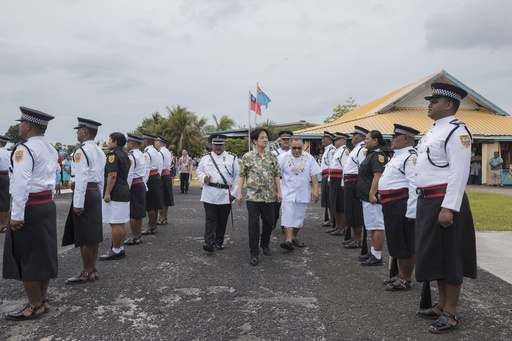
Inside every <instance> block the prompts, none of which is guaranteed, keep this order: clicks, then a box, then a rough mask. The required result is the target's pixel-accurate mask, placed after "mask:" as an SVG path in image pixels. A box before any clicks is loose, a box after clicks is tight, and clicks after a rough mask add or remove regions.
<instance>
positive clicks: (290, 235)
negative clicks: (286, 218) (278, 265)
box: [284, 227, 295, 243]
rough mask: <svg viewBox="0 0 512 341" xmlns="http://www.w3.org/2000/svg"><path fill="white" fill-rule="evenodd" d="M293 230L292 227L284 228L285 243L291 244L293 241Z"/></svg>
mask: <svg viewBox="0 0 512 341" xmlns="http://www.w3.org/2000/svg"><path fill="white" fill-rule="evenodd" d="M293 230H295V229H294V228H293V227H285V229H284V231H285V233H286V241H287V242H290V243H291V242H292V240H293Z"/></svg>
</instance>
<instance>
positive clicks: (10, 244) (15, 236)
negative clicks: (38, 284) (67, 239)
mask: <svg viewBox="0 0 512 341" xmlns="http://www.w3.org/2000/svg"><path fill="white" fill-rule="evenodd" d="M57 259H58V257H57V212H56V208H55V202H54V201H50V202H47V203H43V204H37V205H27V206H26V207H25V223H24V225H23V227H22V228H21V229H20V230H18V231H11V227H10V225H9V227H8V228H7V233H6V236H5V244H4V261H3V278H4V279H17V280H21V281H24V282H30V281H42V280H47V279H51V278H56V277H57V274H58V264H57Z"/></svg>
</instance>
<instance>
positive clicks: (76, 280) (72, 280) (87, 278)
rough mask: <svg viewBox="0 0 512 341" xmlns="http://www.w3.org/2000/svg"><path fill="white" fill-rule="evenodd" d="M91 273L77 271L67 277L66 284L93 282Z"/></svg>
mask: <svg viewBox="0 0 512 341" xmlns="http://www.w3.org/2000/svg"><path fill="white" fill-rule="evenodd" d="M92 274H93V273H92V272H85V271H79V272H78V273H77V274H76V275H75V277H71V278H68V279H67V280H66V284H68V285H72V284H82V283H87V282H94V281H95V280H96V279H95V278H94V277H91V275H92ZM80 276H84V277H85V279H81V278H80Z"/></svg>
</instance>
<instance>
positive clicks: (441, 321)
mask: <svg viewBox="0 0 512 341" xmlns="http://www.w3.org/2000/svg"><path fill="white" fill-rule="evenodd" d="M450 318H451V319H454V320H455V322H456V324H451V323H450V322H448V319H450ZM458 326H459V320H458V319H457V316H455V315H452V314H450V313H449V312H447V311H443V314H442V315H441V316H439V318H438V319H437V320H436V321H435V322H434V323H432V325H431V326H430V327H429V328H428V331H429V332H431V333H434V334H446V333H449V332H452V331H454V330H455V329H457V327H458Z"/></svg>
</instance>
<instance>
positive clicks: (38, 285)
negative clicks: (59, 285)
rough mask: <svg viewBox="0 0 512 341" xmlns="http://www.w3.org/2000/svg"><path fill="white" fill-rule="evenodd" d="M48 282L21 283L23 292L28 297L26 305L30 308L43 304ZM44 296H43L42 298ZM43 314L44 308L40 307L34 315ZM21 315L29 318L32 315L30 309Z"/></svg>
mask: <svg viewBox="0 0 512 341" xmlns="http://www.w3.org/2000/svg"><path fill="white" fill-rule="evenodd" d="M49 283H50V281H49V280H44V281H30V282H23V286H24V287H25V292H26V294H27V297H28V303H29V304H30V305H31V306H34V307H37V306H38V305H40V304H41V303H42V302H43V299H45V298H46V291H47V290H48V284H49ZM43 294H44V296H43ZM43 312H44V307H41V308H40V309H38V310H37V311H36V314H38V313H39V314H42V313H43ZM22 313H23V315H25V316H29V315H31V314H32V312H31V311H30V309H28V308H27V309H25V310H23V312H22Z"/></svg>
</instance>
